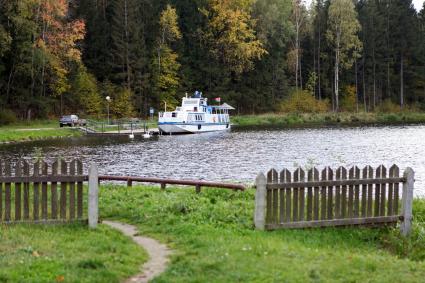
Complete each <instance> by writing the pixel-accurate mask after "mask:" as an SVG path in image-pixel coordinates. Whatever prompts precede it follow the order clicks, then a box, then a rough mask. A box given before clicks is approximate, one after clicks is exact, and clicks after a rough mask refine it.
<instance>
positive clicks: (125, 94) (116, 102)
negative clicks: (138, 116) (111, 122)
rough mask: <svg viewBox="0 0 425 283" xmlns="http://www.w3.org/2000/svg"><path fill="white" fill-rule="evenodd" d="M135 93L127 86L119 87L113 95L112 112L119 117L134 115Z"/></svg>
mask: <svg viewBox="0 0 425 283" xmlns="http://www.w3.org/2000/svg"><path fill="white" fill-rule="evenodd" d="M132 99H133V93H132V92H131V90H129V89H127V88H119V89H117V93H116V94H115V95H114V96H113V97H112V103H111V112H112V113H113V114H114V116H115V117H117V118H128V117H132V116H133V115H134V108H133V102H132Z"/></svg>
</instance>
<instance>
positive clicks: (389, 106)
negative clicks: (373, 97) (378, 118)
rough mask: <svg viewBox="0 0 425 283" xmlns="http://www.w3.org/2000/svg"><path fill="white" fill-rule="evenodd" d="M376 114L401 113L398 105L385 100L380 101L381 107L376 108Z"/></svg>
mask: <svg viewBox="0 0 425 283" xmlns="http://www.w3.org/2000/svg"><path fill="white" fill-rule="evenodd" d="M376 111H377V112H382V113H399V112H401V108H400V105H398V104H395V103H394V102H392V101H391V99H385V100H384V101H382V103H381V105H379V106H378V107H377V108H376Z"/></svg>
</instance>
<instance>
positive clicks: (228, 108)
mask: <svg viewBox="0 0 425 283" xmlns="http://www.w3.org/2000/svg"><path fill="white" fill-rule="evenodd" d="M211 107H213V108H215V109H227V110H235V108H234V107H232V106H230V105H229V104H227V103H223V104H221V105H211Z"/></svg>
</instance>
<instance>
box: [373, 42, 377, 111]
mask: <svg viewBox="0 0 425 283" xmlns="http://www.w3.org/2000/svg"><path fill="white" fill-rule="evenodd" d="M372 52H373V55H372V56H373V105H372V106H373V109H375V107H376V61H375V48H373V51H372Z"/></svg>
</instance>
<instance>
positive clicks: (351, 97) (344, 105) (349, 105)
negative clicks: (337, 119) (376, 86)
mask: <svg viewBox="0 0 425 283" xmlns="http://www.w3.org/2000/svg"><path fill="white" fill-rule="evenodd" d="M343 94H344V95H343V96H342V98H341V110H342V111H347V112H355V111H356V87H355V86H353V85H349V86H347V87H346V88H345V90H344V92H343Z"/></svg>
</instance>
